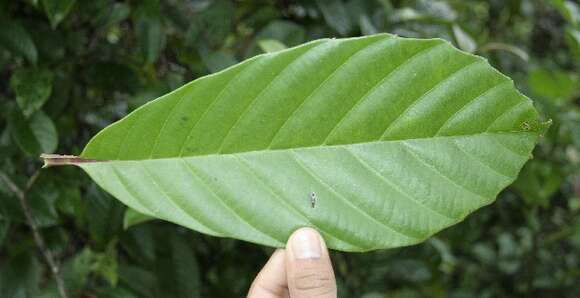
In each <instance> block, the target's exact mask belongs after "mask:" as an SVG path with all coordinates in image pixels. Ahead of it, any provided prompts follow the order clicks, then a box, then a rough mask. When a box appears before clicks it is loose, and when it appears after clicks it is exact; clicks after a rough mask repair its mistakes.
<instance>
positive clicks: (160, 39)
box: [135, 0, 166, 64]
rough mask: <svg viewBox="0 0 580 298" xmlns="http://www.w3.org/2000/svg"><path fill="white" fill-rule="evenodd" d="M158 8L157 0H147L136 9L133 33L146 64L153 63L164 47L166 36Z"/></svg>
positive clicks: (159, 8)
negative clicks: (135, 35)
mask: <svg viewBox="0 0 580 298" xmlns="http://www.w3.org/2000/svg"><path fill="white" fill-rule="evenodd" d="M160 10H161V7H160V4H159V1H157V0H147V1H143V2H142V3H141V6H140V7H139V8H138V9H137V11H136V16H135V33H136V34H137V38H138V39H139V45H140V47H141V53H142V55H143V58H144V60H145V63H148V64H153V63H155V62H156V61H157V58H159V53H161V51H162V50H163V48H165V42H166V36H165V30H164V26H163V21H162V19H161V11H160Z"/></svg>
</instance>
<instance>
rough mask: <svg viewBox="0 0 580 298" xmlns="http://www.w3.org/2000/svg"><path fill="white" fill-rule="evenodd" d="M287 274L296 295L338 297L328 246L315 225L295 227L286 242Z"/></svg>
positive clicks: (299, 297) (301, 297)
mask: <svg viewBox="0 0 580 298" xmlns="http://www.w3.org/2000/svg"><path fill="white" fill-rule="evenodd" d="M286 276H287V279H288V289H289V291H290V297H292V298H306V297H320V298H330V297H332V298H334V297H336V281H335V279H334V271H333V270H332V264H331V263H330V257H329V256H328V249H327V248H326V244H325V243H324V240H323V239H322V236H320V234H319V233H318V232H317V231H316V230H314V229H311V228H301V229H298V230H297V231H295V232H294V233H293V234H292V235H291V236H290V239H289V240H288V244H286Z"/></svg>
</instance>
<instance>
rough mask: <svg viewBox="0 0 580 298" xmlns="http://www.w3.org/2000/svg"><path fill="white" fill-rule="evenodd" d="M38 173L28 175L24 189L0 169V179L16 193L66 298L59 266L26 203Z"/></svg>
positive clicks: (41, 250) (59, 288) (35, 238)
mask: <svg viewBox="0 0 580 298" xmlns="http://www.w3.org/2000/svg"><path fill="white" fill-rule="evenodd" d="M39 173H40V172H39V171H36V172H35V173H34V174H33V175H32V176H31V177H30V179H28V182H27V183H26V189H25V190H22V189H20V188H19V187H18V186H17V185H16V184H15V183H14V182H13V181H12V179H10V178H9V177H8V176H7V175H6V174H4V173H3V172H1V171H0V180H2V181H3V182H4V184H6V186H7V187H8V188H9V189H10V191H12V192H13V193H14V195H16V197H17V198H18V201H19V202H20V206H21V207H22V211H23V212H24V216H25V218H26V223H27V224H28V226H29V227H30V229H31V230H32V235H33V237H34V242H35V243H36V246H37V247H38V249H39V250H40V252H41V253H42V255H43V256H44V259H45V261H46V263H47V264H48V266H49V267H50V271H51V273H52V275H53V277H54V279H55V281H56V286H57V288H58V292H59V294H60V297H62V298H68V295H67V292H66V289H65V286H64V281H63V279H62V277H61V275H60V268H59V266H58V264H57V263H56V261H55V260H54V256H53V255H52V252H51V251H50V250H49V249H48V248H47V247H46V243H45V242H44V238H42V235H41V234H40V232H39V231H38V227H37V226H36V222H35V220H34V217H33V216H32V211H31V209H30V205H29V204H28V199H27V198H26V193H27V192H28V191H29V190H30V188H31V187H32V185H33V184H34V182H35V181H36V179H37V178H38V175H39Z"/></svg>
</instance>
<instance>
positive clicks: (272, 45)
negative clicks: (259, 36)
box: [258, 39, 286, 53]
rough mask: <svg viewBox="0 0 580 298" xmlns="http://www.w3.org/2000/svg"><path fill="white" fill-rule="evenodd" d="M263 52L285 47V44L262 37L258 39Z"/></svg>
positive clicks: (279, 49)
mask: <svg viewBox="0 0 580 298" xmlns="http://www.w3.org/2000/svg"><path fill="white" fill-rule="evenodd" d="M258 44H259V45H260V48H261V49H262V51H264V53H274V52H278V51H281V50H284V49H286V46H285V45H284V44H283V43H281V42H279V41H277V40H275V39H263V40H260V41H258Z"/></svg>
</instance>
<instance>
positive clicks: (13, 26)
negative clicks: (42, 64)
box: [0, 20, 38, 64]
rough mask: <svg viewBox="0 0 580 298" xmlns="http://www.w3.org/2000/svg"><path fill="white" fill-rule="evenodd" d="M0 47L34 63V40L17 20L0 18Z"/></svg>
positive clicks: (36, 54) (35, 52)
mask: <svg viewBox="0 0 580 298" xmlns="http://www.w3.org/2000/svg"><path fill="white" fill-rule="evenodd" d="M0 47H4V48H6V49H7V50H9V51H11V52H12V53H13V54H15V55H18V56H22V57H25V58H26V59H28V61H29V62H30V63H32V64H36V60H37V57H38V53H37V51H36V46H35V45H34V41H33V40H32V38H31V37H30V35H29V34H28V32H27V31H26V29H25V28H24V27H22V26H21V25H20V24H19V23H18V22H17V21H12V20H0Z"/></svg>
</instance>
